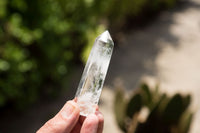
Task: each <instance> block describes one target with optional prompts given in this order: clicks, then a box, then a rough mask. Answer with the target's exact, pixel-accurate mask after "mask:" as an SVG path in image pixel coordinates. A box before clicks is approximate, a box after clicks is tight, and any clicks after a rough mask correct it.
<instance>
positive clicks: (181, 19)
mask: <svg viewBox="0 0 200 133" xmlns="http://www.w3.org/2000/svg"><path fill="white" fill-rule="evenodd" d="M116 79H121V80H122V81H123V83H124V86H125V87H126V89H127V91H130V90H132V89H133V88H137V87H138V84H139V83H140V82H141V81H143V80H145V81H146V82H148V83H149V84H151V85H155V84H156V83H159V84H160V87H161V89H162V91H165V92H167V93H168V94H173V93H175V92H181V93H184V94H185V93H190V94H191V95H192V96H193V101H192V106H191V108H192V110H193V111H195V112H197V113H196V114H195V116H194V121H193V124H192V127H191V131H190V133H199V132H200V127H199V123H200V102H199V101H200V1H198V0H196V1H195V0H193V1H188V2H186V1H185V2H182V3H181V4H180V5H178V6H177V8H176V9H173V10H171V11H166V12H163V13H162V14H161V15H160V17H158V18H157V19H156V20H155V21H154V22H152V24H150V25H148V26H147V27H144V28H143V29H141V30H138V31H133V32H130V33H128V34H127V35H125V36H124V38H123V40H122V41H121V43H120V45H119V48H115V52H114V54H113V57H112V61H111V65H110V68H109V73H108V77H107V81H106V84H107V85H110V86H112V83H113V82H114V81H115V80H116ZM113 93H114V92H109V93H108V90H105V92H103V94H102V97H104V98H105V99H106V97H112V96H111V95H113ZM102 100H103V99H102ZM107 100H109V99H108V98H107ZM111 100H112V99H111ZM110 102H111V101H105V100H104V102H103V103H110ZM102 110H103V111H104V114H106V113H108V112H112V105H111V107H110V108H108V106H107V104H106V105H105V106H104V105H102ZM108 114H110V115H111V113H108ZM106 119H107V118H106ZM108 119H109V121H113V119H111V118H108ZM106 127H108V128H105V133H110V132H112V130H117V129H115V125H112V123H111V122H106ZM109 127H110V128H109ZM111 127H112V128H111Z"/></svg>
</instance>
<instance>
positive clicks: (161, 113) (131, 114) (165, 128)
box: [114, 84, 193, 133]
mask: <svg viewBox="0 0 200 133" xmlns="http://www.w3.org/2000/svg"><path fill="white" fill-rule="evenodd" d="M190 101H191V97H190V95H187V96H182V95H180V94H178V93H177V94H175V95H174V96H167V95H166V94H165V93H160V92H159V90H158V87H157V88H155V89H150V88H149V87H148V86H147V85H146V84H142V85H141V87H140V89H139V90H137V91H136V92H135V93H134V94H133V95H132V96H131V97H130V98H129V99H128V100H127V99H125V97H124V92H123V90H120V89H119V90H118V91H117V92H116V97H115V104H114V105H115V106H114V107H115V116H116V120H117V122H118V125H119V127H120V128H121V129H122V130H123V131H124V132H127V133H188V131H189V127H190V124H191V121H192V116H193V114H192V113H191V112H190V111H189V109H188V107H189V104H190ZM142 112H143V113H142ZM144 112H145V113H144ZM141 115H143V116H142V117H143V118H141Z"/></svg>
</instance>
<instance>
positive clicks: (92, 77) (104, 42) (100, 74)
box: [76, 31, 114, 116]
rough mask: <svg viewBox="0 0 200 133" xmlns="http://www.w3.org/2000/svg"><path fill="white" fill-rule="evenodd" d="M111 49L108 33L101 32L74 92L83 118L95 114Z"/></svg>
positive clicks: (112, 45)
mask: <svg viewBox="0 0 200 133" xmlns="http://www.w3.org/2000/svg"><path fill="white" fill-rule="evenodd" d="M113 47H114V43H113V40H112V38H111V36H110V34H109V32H108V31H105V32H103V33H102V34H101V35H100V36H98V37H97V38H96V40H95V42H94V45H93V47H92V50H91V52H90V55H89V58H88V60H87V63H86V65H85V69H84V71H83V74H82V77H81V80H80V83H79V86H78V89H77V92H76V98H77V103H78V105H79V107H80V114H81V115H83V116H87V115H88V114H91V113H94V112H95V106H96V105H97V104H98V101H99V97H100V95H101V90H102V88H103V83H104V80H105V77H106V73H107V70H108V66H109V63H110V58H111V55H112V51H113Z"/></svg>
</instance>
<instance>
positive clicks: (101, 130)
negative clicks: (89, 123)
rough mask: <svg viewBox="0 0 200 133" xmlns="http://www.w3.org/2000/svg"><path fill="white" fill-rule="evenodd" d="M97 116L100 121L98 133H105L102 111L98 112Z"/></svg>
mask: <svg viewBox="0 0 200 133" xmlns="http://www.w3.org/2000/svg"><path fill="white" fill-rule="evenodd" d="M95 114H96V116H97V117H98V119H99V125H98V129H97V133H102V132H103V124H104V117H103V114H102V113H101V112H100V111H96V112H95Z"/></svg>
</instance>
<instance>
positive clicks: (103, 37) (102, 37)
mask: <svg viewBox="0 0 200 133" xmlns="http://www.w3.org/2000/svg"><path fill="white" fill-rule="evenodd" d="M99 40H101V41H103V42H105V43H108V42H109V41H112V42H113V40H112V38H111V36H110V33H109V32H108V30H106V31H104V32H103V33H102V34H101V35H100V37H99Z"/></svg>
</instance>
